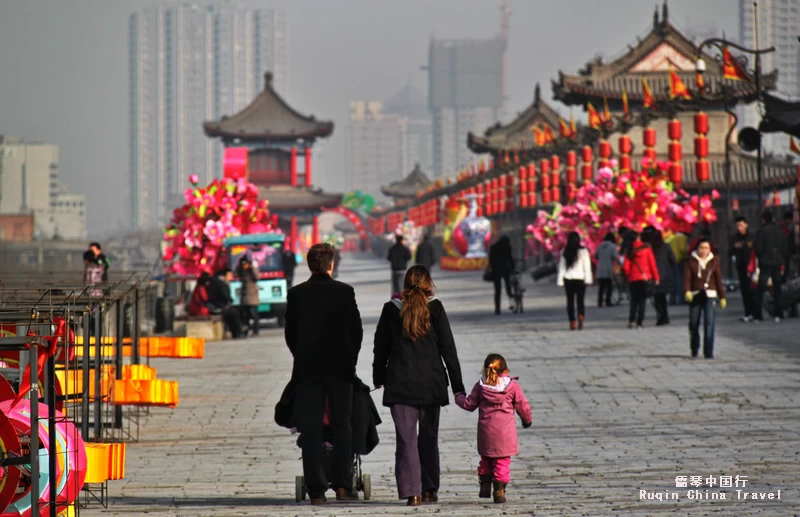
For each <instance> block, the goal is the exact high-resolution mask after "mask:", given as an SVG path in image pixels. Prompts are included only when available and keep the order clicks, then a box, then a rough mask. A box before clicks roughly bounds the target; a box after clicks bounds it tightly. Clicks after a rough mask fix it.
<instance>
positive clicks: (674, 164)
mask: <svg viewBox="0 0 800 517" xmlns="http://www.w3.org/2000/svg"><path fill="white" fill-rule="evenodd" d="M681 134H682V130H681V121H680V120H678V119H675V118H674V119H672V120H670V121H669V122H667V136H668V137H669V146H668V157H669V161H670V164H669V180H670V181H671V182H672V183H674V184H675V186H677V187H680V186H681V183H683V165H682V164H681V160H683V149H682V147H681Z"/></svg>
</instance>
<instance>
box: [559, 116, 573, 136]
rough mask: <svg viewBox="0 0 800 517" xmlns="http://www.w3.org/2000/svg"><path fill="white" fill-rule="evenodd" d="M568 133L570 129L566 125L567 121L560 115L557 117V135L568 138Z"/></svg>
mask: <svg viewBox="0 0 800 517" xmlns="http://www.w3.org/2000/svg"><path fill="white" fill-rule="evenodd" d="M570 134H571V131H570V129H569V126H568V125H567V121H566V120H564V119H563V118H561V117H558V136H560V137H561V138H569V137H570Z"/></svg>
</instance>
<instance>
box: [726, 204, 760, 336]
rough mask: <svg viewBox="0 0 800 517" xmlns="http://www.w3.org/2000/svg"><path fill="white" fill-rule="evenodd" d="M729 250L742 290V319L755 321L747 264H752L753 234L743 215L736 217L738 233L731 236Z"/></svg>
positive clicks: (753, 299)
mask: <svg viewBox="0 0 800 517" xmlns="http://www.w3.org/2000/svg"><path fill="white" fill-rule="evenodd" d="M728 250H729V251H728V255H729V256H730V257H731V258H733V259H735V260H734V262H735V266H736V276H737V277H738V279H739V289H740V290H741V292H742V304H743V305H744V316H742V317H741V318H740V319H741V321H744V322H748V321H753V315H754V314H755V309H754V305H755V298H754V296H755V295H754V294H753V289H752V288H751V287H750V275H748V274H747V265H748V264H750V255H751V254H752V253H753V235H752V233H751V232H750V230H748V228H747V219H745V218H744V217H742V216H739V217H737V218H736V233H735V234H734V235H733V237H731V244H730V246H729V247H728Z"/></svg>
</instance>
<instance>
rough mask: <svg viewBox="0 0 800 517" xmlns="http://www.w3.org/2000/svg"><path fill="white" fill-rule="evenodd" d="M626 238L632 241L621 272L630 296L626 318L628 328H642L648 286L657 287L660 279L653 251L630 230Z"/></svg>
mask: <svg viewBox="0 0 800 517" xmlns="http://www.w3.org/2000/svg"><path fill="white" fill-rule="evenodd" d="M628 238H629V239H631V240H632V244H631V246H630V247H629V248H628V251H627V253H626V254H625V262H624V263H623V264H622V270H623V271H624V272H625V277H626V278H627V279H628V290H629V292H630V295H631V309H630V315H629V317H628V328H630V329H632V328H636V329H642V328H644V309H645V307H646V305H647V297H648V294H649V293H648V291H649V286H648V284H654V285H656V286H657V285H658V284H659V282H660V277H659V275H658V268H657V267H656V259H655V257H654V256H653V250H652V249H651V248H650V246H649V245H648V244H645V243H644V242H642V240H641V239H640V238H639V234H638V233H636V232H635V231H633V230H631V232H630V233H629V234H628Z"/></svg>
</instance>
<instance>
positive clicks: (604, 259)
mask: <svg viewBox="0 0 800 517" xmlns="http://www.w3.org/2000/svg"><path fill="white" fill-rule="evenodd" d="M594 257H595V259H597V285H598V286H599V288H598V290H597V306H598V307H602V306H603V302H605V304H606V307H611V292H612V291H613V290H614V265H615V264H617V263H618V261H619V252H618V251H617V243H616V239H615V238H614V234H613V233H611V232H608V233H607V234H606V236H605V237H604V238H603V242H601V243H600V245H599V246H598V247H597V250H596V251H595V252H594Z"/></svg>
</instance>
